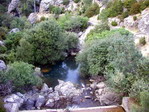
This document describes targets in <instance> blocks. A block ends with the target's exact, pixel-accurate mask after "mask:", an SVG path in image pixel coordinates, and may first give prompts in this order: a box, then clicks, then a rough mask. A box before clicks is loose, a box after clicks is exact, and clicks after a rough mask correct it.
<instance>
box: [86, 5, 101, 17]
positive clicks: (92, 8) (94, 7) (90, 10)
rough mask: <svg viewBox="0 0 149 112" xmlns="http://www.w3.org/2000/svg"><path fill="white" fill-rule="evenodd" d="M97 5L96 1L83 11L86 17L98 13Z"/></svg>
mask: <svg viewBox="0 0 149 112" xmlns="http://www.w3.org/2000/svg"><path fill="white" fill-rule="evenodd" d="M99 10H100V8H99V6H98V4H97V3H94V4H92V5H91V6H90V7H89V8H88V9H87V10H86V11H85V16H87V17H92V16H94V15H97V14H99Z"/></svg>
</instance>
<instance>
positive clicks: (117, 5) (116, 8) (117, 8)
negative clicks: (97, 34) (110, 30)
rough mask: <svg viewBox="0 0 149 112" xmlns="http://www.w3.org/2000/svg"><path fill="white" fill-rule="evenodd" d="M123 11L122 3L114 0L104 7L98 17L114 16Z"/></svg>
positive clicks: (119, 0)
mask: <svg viewBox="0 0 149 112" xmlns="http://www.w3.org/2000/svg"><path fill="white" fill-rule="evenodd" d="M122 12H123V3H122V1H121V0H115V1H114V2H112V3H111V5H110V6H109V7H108V8H106V9H104V10H103V11H102V12H101V14H100V17H99V19H102V20H104V19H107V18H108V17H115V16H118V15H120V14H121V13H122Z"/></svg>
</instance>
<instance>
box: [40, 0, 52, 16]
mask: <svg viewBox="0 0 149 112" xmlns="http://www.w3.org/2000/svg"><path fill="white" fill-rule="evenodd" d="M50 5H54V0H42V1H41V2H40V8H39V12H40V13H44V12H46V11H48V9H49V6H50Z"/></svg>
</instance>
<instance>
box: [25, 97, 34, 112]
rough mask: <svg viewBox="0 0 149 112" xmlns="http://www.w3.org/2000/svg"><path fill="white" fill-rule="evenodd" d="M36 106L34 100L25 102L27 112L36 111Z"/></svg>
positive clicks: (30, 99)
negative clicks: (28, 111)
mask: <svg viewBox="0 0 149 112" xmlns="http://www.w3.org/2000/svg"><path fill="white" fill-rule="evenodd" d="M34 105H35V99H34V98H29V99H27V101H26V102H25V108H26V109H27V110H34V109H35V107H34Z"/></svg>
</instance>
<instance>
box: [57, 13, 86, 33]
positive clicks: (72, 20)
mask: <svg viewBox="0 0 149 112" xmlns="http://www.w3.org/2000/svg"><path fill="white" fill-rule="evenodd" d="M87 22H88V18H87V17H82V16H71V15H65V16H61V17H60V18H59V19H58V23H59V24H60V26H61V27H62V28H63V29H65V30H67V31H71V32H80V31H83V30H84V29H85V28H87V26H88V24H87Z"/></svg>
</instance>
